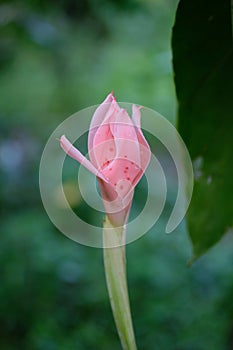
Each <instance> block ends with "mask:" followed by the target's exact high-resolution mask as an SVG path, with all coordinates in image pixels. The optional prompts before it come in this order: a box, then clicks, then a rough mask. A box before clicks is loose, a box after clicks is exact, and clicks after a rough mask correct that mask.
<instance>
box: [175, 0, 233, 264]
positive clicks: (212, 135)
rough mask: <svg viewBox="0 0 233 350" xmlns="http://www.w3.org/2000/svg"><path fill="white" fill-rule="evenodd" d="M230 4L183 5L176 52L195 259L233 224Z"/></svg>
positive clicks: (208, 0) (177, 25) (189, 2)
mask: <svg viewBox="0 0 233 350" xmlns="http://www.w3.org/2000/svg"><path fill="white" fill-rule="evenodd" d="M231 28H232V27H231V2H230V0H223V1H218V0H214V1H213V0H206V1H202V0H196V1H192V0H185V1H184V0H182V1H180V3H179V6H178V10H177V15H176V21H175V26H174V29H173V38H172V48H173V65H174V72H175V84H176V92H177V97H178V101H179V115H178V117H179V119H178V120H179V121H178V124H179V131H180V133H181V136H182V137H183V139H184V141H185V143H186V145H187V147H188V149H189V152H190V155H191V158H192V160H193V165H194V173H195V184H194V193H193V198H192V201H191V206H190V209H189V212H188V228H189V233H190V237H191V241H192V244H193V259H195V258H197V257H198V256H200V255H201V254H203V253H204V252H206V251H207V250H208V249H209V248H210V247H211V246H213V245H214V244H215V243H216V242H217V241H219V240H220V239H221V237H222V236H223V235H224V234H225V233H226V232H228V231H229V229H230V227H232V224H233V198H232V189H233V176H232V161H233V54H232V52H233V51H232V31H231Z"/></svg>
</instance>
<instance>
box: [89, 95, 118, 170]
mask: <svg viewBox="0 0 233 350" xmlns="http://www.w3.org/2000/svg"><path fill="white" fill-rule="evenodd" d="M117 110H118V105H117V103H116V102H115V101H112V103H111V106H110V108H109V110H108V111H107V113H106V115H105V118H104V120H103V122H102V124H101V125H100V126H99V127H98V129H97V130H96V133H95V135H94V137H93V149H92V150H91V149H89V154H90V155H92V158H91V159H93V162H94V164H95V166H96V167H97V168H98V169H103V168H104V167H105V166H106V165H108V164H109V163H110V162H111V160H112V159H114V158H115V156H116V147H115V141H114V138H113V135H112V132H111V127H110V126H111V123H112V120H114V119H115V115H116V114H117V113H118V112H117Z"/></svg>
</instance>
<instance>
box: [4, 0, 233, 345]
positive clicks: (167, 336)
mask: <svg viewBox="0 0 233 350" xmlns="http://www.w3.org/2000/svg"><path fill="white" fill-rule="evenodd" d="M176 6H177V1H176V0H165V1H164V0H154V1H152V0H144V1H143V0H120V1H118V0H109V1H107V0H100V1H99V0H79V1H75V0H67V1H65V0H64V1H61V0H60V1H58V2H56V3H55V2H53V1H51V0H50V1H45V0H43V1H36V0H35V1H29V0H26V1H1V5H0V52H1V54H0V89H1V94H0V209H1V214H0V215H1V221H0V225H1V231H0V242H1V243H0V244H1V245H0V269H1V280H0V348H1V349H4V350H13V349H15V350H18V349H19V350H20V349H23V350H73V349H78V350H83V349H85V350H86V349H90V350H91V349H93V350H94V349H103V350H104V349H106V350H107V349H112V350H114V349H120V343H119V340H118V336H117V334H116V330H115V326H114V323H113V318H112V314H111V310H110V305H109V301H108V295H107V291H106V286H105V279H104V271H103V261H102V251H101V250H100V249H94V248H89V247H85V246H81V245H79V244H77V243H75V242H73V241H71V240H69V239H68V238H66V237H65V236H63V235H62V234H61V233H60V232H58V230H57V229H56V228H55V227H54V226H53V225H52V223H51V222H50V221H49V219H48V217H47V215H46V213H45V211H44V208H43V205H42V203H41V199H40V194H39V186H38V169H39V162H40V157H41V153H42V150H43V147H44V145H45V143H46V140H47V138H48V137H49V135H50V134H51V132H52V131H53V130H54V129H55V128H56V126H57V125H58V124H60V122H62V121H63V120H64V119H65V118H67V117H68V116H69V115H71V114H73V113H75V112H76V111H78V110H80V109H82V108H84V107H87V106H90V105H94V104H97V103H99V102H101V101H102V100H103V98H104V97H105V95H107V93H108V92H109V91H111V90H114V91H115V94H116V97H117V99H118V100H119V101H127V102H135V103H138V104H141V105H145V106H148V107H150V108H153V109H156V110H157V111H159V112H160V113H161V114H163V115H164V116H165V117H166V118H167V119H168V120H170V121H171V122H172V123H174V124H175V116H176V97H175V88H174V84H173V75H172V54H171V45H170V40H171V31H172V25H173V23H174V18H175V11H176ZM151 142H153V140H151ZM158 149H159V151H158V153H160V157H161V159H162V161H163V165H164V166H166V164H167V160H168V158H167V157H166V155H165V154H164V152H163V149H162V147H161V149H160V148H159V147H158ZM168 163H169V161H168ZM69 164H70V166H68V167H67V169H68V170H67V174H68V175H67V178H66V183H65V188H66V191H67V192H66V193H67V196H68V197H69V200H70V202H71V203H72V205H73V206H74V207H75V208H76V209H77V210H80V212H82V211H83V213H85V215H86V219H89V220H93V218H92V217H91V215H92V214H91V212H89V211H88V210H87V209H86V207H85V206H84V203H83V202H82V198H81V197H80V196H77V195H74V196H73V194H74V193H75V191H76V190H75V186H76V185H75V180H76V179H75V176H76V173H75V174H74V172H73V168H72V165H73V163H72V161H70V163H69ZM169 164H170V163H169ZM167 169H168V178H169V181H170V185H169V186H170V192H169V193H168V201H167V205H166V210H165V212H164V214H163V216H162V218H161V220H160V221H159V222H158V224H157V225H156V226H155V227H153V228H152V229H151V230H150V232H149V233H148V234H147V235H146V236H144V237H143V238H141V239H140V240H138V241H136V242H134V243H132V244H130V245H128V246H127V259H128V279H129V290H130V298H131V306H132V314H133V317H134V324H135V330H136V336H137V342H138V346H139V349H145V350H153V349H158V350H207V349H212V350H223V349H224V350H228V349H229V350H230V349H232V348H233V321H232V315H233V301H232V292H233V275H232V262H233V254H232V249H231V246H229V244H228V241H227V239H225V240H223V241H222V242H221V243H220V244H219V245H218V246H216V247H214V248H213V249H212V250H211V251H210V252H209V253H208V254H206V255H205V256H204V257H202V258H201V259H199V260H198V261H197V262H195V264H194V265H193V266H192V267H191V268H188V267H187V264H186V263H187V261H188V259H189V257H190V255H191V248H190V242H189V240H188V236H187V232H186V229H185V223H183V224H181V225H180V226H179V227H178V229H177V230H176V231H175V232H174V233H172V234H171V235H166V234H165V233H164V225H165V223H166V220H167V218H168V215H169V210H170V208H171V207H172V203H173V201H174V193H175V191H176V190H175V186H176V180H174V179H173V178H176V176H175V174H174V172H173V170H174V169H173V170H172V166H171V167H169V166H167ZM169 169H170V172H169ZM173 187H174V188H173ZM144 188H146V182H145V181H144V182H143V181H142V183H141V185H139V189H138V190H137V191H138V192H137V193H136V204H135V205H134V207H133V212H132V215H134V214H135V213H136V212H137V210H138V208H139V209H140V202H141V200H142V198H143V194H142V193H143V190H144ZM58 200H59V198H58ZM83 215H84V214H83ZM88 216H89V217H88Z"/></svg>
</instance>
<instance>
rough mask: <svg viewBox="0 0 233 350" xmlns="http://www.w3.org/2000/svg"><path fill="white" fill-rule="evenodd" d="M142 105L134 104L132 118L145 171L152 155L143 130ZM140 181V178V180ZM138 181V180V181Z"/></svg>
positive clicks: (142, 167)
mask: <svg viewBox="0 0 233 350" xmlns="http://www.w3.org/2000/svg"><path fill="white" fill-rule="evenodd" d="M140 109H141V107H137V106H136V105H133V108H132V112H133V113H132V120H133V122H134V124H135V126H136V128H135V129H136V133H137V138H138V142H139V145H140V160H141V169H142V171H143V172H144V171H145V170H146V168H147V166H148V164H149V161H150V156H151V150H150V146H149V145H148V143H147V141H146V139H145V137H144V135H143V133H142V130H141V113H140ZM138 181H139V180H138ZM138 181H137V182H138Z"/></svg>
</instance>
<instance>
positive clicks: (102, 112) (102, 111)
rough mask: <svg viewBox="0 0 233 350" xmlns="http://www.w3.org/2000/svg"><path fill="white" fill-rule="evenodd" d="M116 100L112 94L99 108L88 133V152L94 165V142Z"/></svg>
mask: <svg viewBox="0 0 233 350" xmlns="http://www.w3.org/2000/svg"><path fill="white" fill-rule="evenodd" d="M113 100H114V96H113V94H112V93H110V94H109V95H108V96H107V97H106V99H105V100H104V101H103V102H102V103H101V104H100V105H99V107H98V108H97V109H96V111H95V113H94V115H93V117H92V120H91V124H90V128H89V133H88V150H89V156H90V159H91V161H92V163H93V164H95V158H94V154H93V153H92V150H93V147H94V145H93V141H94V137H95V134H96V132H97V130H98V128H99V126H100V125H101V124H102V123H103V121H104V119H105V118H106V114H107V112H108V110H109V109H110V107H111V103H112V101H113Z"/></svg>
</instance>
